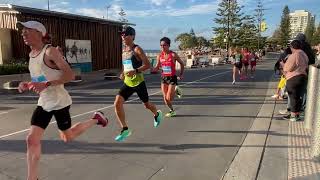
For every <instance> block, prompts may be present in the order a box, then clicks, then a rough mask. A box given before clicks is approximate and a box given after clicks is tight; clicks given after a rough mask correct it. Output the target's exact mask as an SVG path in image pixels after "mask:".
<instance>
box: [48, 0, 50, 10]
mask: <svg viewBox="0 0 320 180" xmlns="http://www.w3.org/2000/svg"><path fill="white" fill-rule="evenodd" d="M48 11H50V0H48Z"/></svg>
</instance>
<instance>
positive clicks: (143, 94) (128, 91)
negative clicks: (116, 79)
mask: <svg viewBox="0 0 320 180" xmlns="http://www.w3.org/2000/svg"><path fill="white" fill-rule="evenodd" d="M135 92H136V93H137V94H138V96H139V98H140V100H141V101H142V102H143V103H146V102H148V101H149V95H148V90H147V86H146V83H145V82H144V81H143V82H142V83H140V84H139V85H138V86H136V87H130V86H127V85H126V84H123V86H122V87H121V88H120V91H119V95H120V96H122V97H123V98H124V100H125V101H126V100H128V99H129V97H130V96H132V94H133V93H135Z"/></svg>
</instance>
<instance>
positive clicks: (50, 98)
mask: <svg viewBox="0 0 320 180" xmlns="http://www.w3.org/2000/svg"><path fill="white" fill-rule="evenodd" d="M48 46H49V45H45V46H44V47H43V49H42V51H41V52H40V54H39V55H37V56H36V57H31V56H30V55H29V56H30V61H29V71H30V75H31V81H32V82H46V81H53V80H57V79H60V77H61V76H62V74H63V73H62V71H61V70H56V69H52V68H50V67H48V66H47V65H46V64H45V63H44V55H45V52H46V49H47V48H48ZM71 104H72V100H71V97H70V95H69V93H68V92H67V90H66V89H65V88H64V85H63V84H61V85H57V86H49V87H48V88H46V89H45V90H43V91H42V92H41V93H40V97H39V100H38V106H41V107H42V108H43V109H44V110H46V111H48V112H50V111H53V110H59V109H62V108H65V107H67V106H69V105H71Z"/></svg>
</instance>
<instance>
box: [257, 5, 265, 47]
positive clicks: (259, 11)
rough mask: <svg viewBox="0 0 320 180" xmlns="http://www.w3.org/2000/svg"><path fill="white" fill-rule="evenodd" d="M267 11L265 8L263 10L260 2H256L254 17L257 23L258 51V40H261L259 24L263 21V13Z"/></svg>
mask: <svg viewBox="0 0 320 180" xmlns="http://www.w3.org/2000/svg"><path fill="white" fill-rule="evenodd" d="M265 10H267V9H265V8H263V4H262V0H258V4H257V9H255V11H256V13H257V14H256V15H257V21H258V25H257V27H258V50H260V39H261V23H262V21H263V20H264V18H263V16H264V13H263V12H264V11H265Z"/></svg>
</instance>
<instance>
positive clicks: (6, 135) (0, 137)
mask: <svg viewBox="0 0 320 180" xmlns="http://www.w3.org/2000/svg"><path fill="white" fill-rule="evenodd" d="M228 72H230V71H224V72H221V73H218V74H213V75H211V76H207V77H204V78H201V79H198V80H195V81H191V82H188V83H185V84H183V85H180V86H186V85H188V84H192V83H195V82H198V81H202V80H205V79H208V78H211V77H215V76H219V75H221V74H226V73H228ZM160 92H161V91H157V92H155V93H152V94H150V96H153V95H156V94H158V93H160ZM138 99H139V98H135V99H132V100H129V101H127V102H132V101H135V100H138ZM113 106H114V105H110V106H106V107H102V108H99V109H95V110H92V111H88V112H85V113H82V114H78V115H74V116H72V117H71V118H76V117H80V116H83V115H86V114H89V113H93V112H96V111H101V110H104V109H109V108H111V107H113ZM4 113H5V112H4ZM4 113H3V114H4ZM0 115H1V113H0ZM54 123H56V121H54V122H51V123H50V124H54ZM27 131H29V128H28V129H23V130H21V131H16V132H13V133H10V134H5V135H2V136H0V139H4V138H7V137H10V136H14V135H17V134H21V133H24V132H27Z"/></svg>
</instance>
